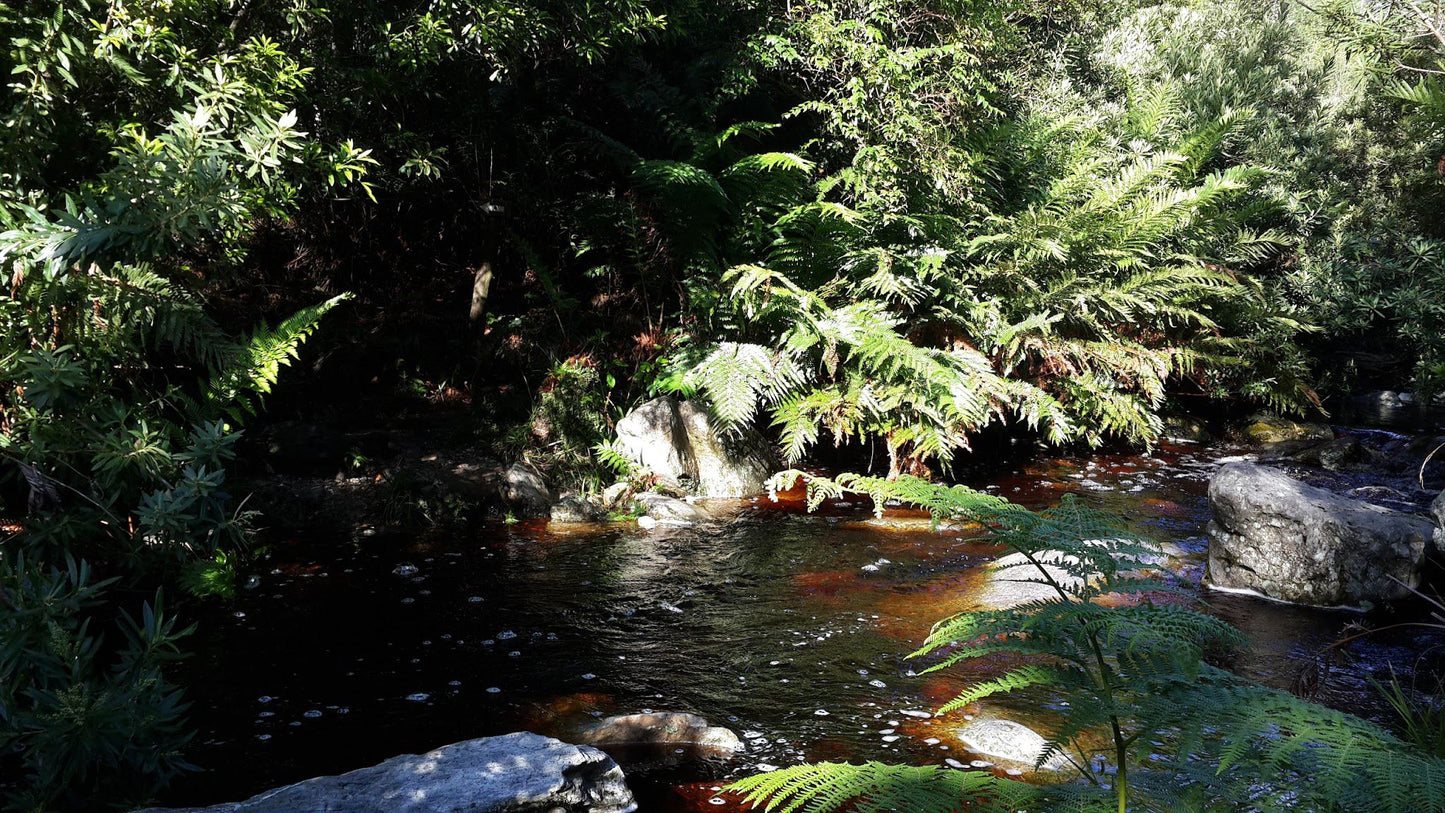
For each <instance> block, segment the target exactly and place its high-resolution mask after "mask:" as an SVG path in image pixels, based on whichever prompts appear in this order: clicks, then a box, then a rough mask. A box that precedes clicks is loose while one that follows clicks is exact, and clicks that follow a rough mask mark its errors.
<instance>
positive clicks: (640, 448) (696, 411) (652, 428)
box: [617, 396, 775, 498]
mask: <svg viewBox="0 0 1445 813" xmlns="http://www.w3.org/2000/svg"><path fill="white" fill-rule="evenodd" d="M617 448H618V449H619V451H621V452H622V453H623V454H624V455H626V456H627V457H629V458H631V459H632V460H633V461H634V462H636V463H637V464H638V465H640V466H642V467H643V468H645V469H647V470H648V472H650V473H651V474H652V475H653V476H655V477H657V478H658V480H659V481H661V482H662V483H664V484H666V485H668V486H671V487H673V488H686V489H690V490H692V491H694V492H696V493H697V494H700V495H702V496H704V497H723V498H737V497H749V496H753V495H755V494H761V493H762V492H763V491H764V488H763V483H764V482H765V481H766V480H767V478H768V476H769V475H770V474H772V472H773V469H774V467H775V460H774V458H773V454H772V452H771V450H770V448H769V446H768V444H767V442H766V441H765V440H764V439H763V438H762V437H761V436H760V435H758V434H757V433H756V432H752V431H748V432H744V433H743V436H742V437H741V438H731V437H725V436H724V435H723V434H722V433H720V432H718V431H716V430H715V429H714V428H713V426H712V421H711V419H710V418H709V417H708V414H707V410H706V409H704V408H703V407H702V406H700V405H698V404H695V403H693V402H691V401H683V402H679V401H677V400H676V399H674V398H669V397H665V396H664V397H662V398H655V399H653V400H651V401H648V402H647V403H645V404H643V405H641V406H639V407H638V408H637V409H634V410H633V411H632V412H630V413H628V414H627V415H626V416H625V417H623V418H622V420H620V421H618V422H617Z"/></svg>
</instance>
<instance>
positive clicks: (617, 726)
mask: <svg viewBox="0 0 1445 813" xmlns="http://www.w3.org/2000/svg"><path fill="white" fill-rule="evenodd" d="M582 740H583V742H586V743H588V744H590V745H596V746H604V747H607V746H639V745H647V746H658V747H662V748H672V747H674V746H691V747H694V748H701V749H705V750H709V751H718V752H724V753H731V752H734V751H741V750H743V742H742V740H740V739H738V735H737V734H735V733H733V732H732V731H730V730H729V729H726V728H723V727H722V726H715V725H711V724H709V723H708V721H707V719H706V718H704V717H699V716H698V715H696V714H685V713H682V712H655V713H650V714H625V715H619V716H616V717H608V718H607V719H605V720H602V721H600V722H599V723H598V724H597V725H596V726H595V727H594V728H592V729H590V730H589V731H587V732H586V733H584V734H583V735H582Z"/></svg>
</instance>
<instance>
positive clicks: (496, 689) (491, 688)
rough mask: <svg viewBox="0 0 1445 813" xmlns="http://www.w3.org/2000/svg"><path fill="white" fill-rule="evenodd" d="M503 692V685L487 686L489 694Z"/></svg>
mask: <svg viewBox="0 0 1445 813" xmlns="http://www.w3.org/2000/svg"><path fill="white" fill-rule="evenodd" d="M501 693H502V689H501V687H498V686H488V687H487V694H501Z"/></svg>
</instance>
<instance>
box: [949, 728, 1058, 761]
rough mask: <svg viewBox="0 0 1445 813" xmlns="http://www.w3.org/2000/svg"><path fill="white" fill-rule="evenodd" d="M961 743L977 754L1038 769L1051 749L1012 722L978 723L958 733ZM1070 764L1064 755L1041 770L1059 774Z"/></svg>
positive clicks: (1034, 733)
mask: <svg viewBox="0 0 1445 813" xmlns="http://www.w3.org/2000/svg"><path fill="white" fill-rule="evenodd" d="M958 739H959V740H960V741H961V742H962V743H963V744H964V745H966V746H968V748H969V750H971V751H973V752H974V753H976V754H983V755H984V756H988V757H993V758H994V759H999V760H1004V761H1007V762H1017V763H1021V764H1024V765H1037V764H1038V761H1039V757H1040V756H1041V755H1042V754H1043V753H1044V750H1045V749H1047V748H1048V745H1049V743H1048V740H1046V739H1044V737H1043V736H1042V735H1041V734H1039V733H1038V732H1037V731H1034V730H1033V729H1032V728H1029V727H1028V726H1026V725H1023V724H1022V723H1015V722H1014V721H1012V720H975V721H974V722H971V723H969V724H968V725H966V726H964V727H963V728H961V729H959V731H958ZM1068 764H1069V762H1068V760H1067V759H1065V758H1064V756H1063V755H1062V754H1054V755H1053V756H1050V757H1049V758H1048V759H1046V760H1044V764H1043V765H1041V766H1040V767H1041V768H1043V769H1044V770H1046V771H1057V770H1060V769H1062V768H1065V767H1068Z"/></svg>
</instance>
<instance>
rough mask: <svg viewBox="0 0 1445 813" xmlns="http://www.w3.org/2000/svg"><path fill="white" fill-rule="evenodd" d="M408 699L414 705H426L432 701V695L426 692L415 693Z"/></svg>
mask: <svg viewBox="0 0 1445 813" xmlns="http://www.w3.org/2000/svg"><path fill="white" fill-rule="evenodd" d="M406 699H407V700H410V701H411V702H413V703H425V702H426V701H428V700H430V699H431V695H429V694H427V693H426V692H415V693H413V694H409V695H407V696H406Z"/></svg>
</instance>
